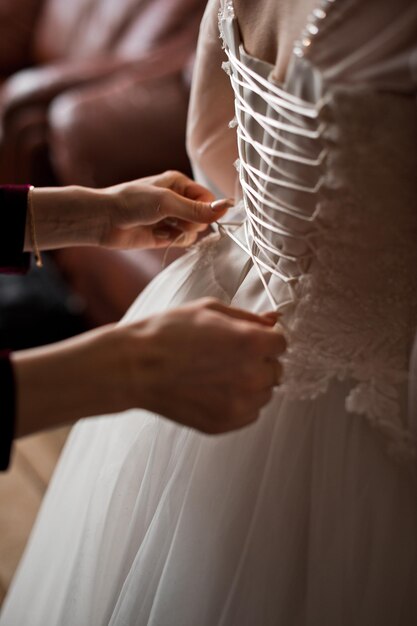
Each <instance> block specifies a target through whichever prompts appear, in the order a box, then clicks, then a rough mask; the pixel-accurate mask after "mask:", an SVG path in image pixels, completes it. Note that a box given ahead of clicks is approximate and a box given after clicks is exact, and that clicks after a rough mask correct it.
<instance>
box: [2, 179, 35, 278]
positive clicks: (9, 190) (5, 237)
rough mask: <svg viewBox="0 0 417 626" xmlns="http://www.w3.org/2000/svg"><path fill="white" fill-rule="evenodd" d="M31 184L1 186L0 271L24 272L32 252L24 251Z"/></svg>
mask: <svg viewBox="0 0 417 626" xmlns="http://www.w3.org/2000/svg"><path fill="white" fill-rule="evenodd" d="M29 189H30V186H29V185H5V186H0V272H3V273H6V274H12V273H13V274H24V273H25V272H27V271H28V269H29V262H30V254H29V253H25V252H23V248H24V244H25V228H26V211H27V197H28V192H29Z"/></svg>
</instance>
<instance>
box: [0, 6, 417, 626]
mask: <svg viewBox="0 0 417 626" xmlns="http://www.w3.org/2000/svg"><path fill="white" fill-rule="evenodd" d="M361 5H365V6H362V9H361V10H364V11H366V10H369V11H370V12H371V11H372V10H374V9H376V8H377V7H378V3H377V2H375V1H373V2H369V3H368V4H367V3H361V2H360V0H357V1H353V0H347V1H343V0H340V2H334V3H333V2H330V0H327V2H324V3H323V2H322V3H321V4H320V5H319V6H318V7H317V8H316V9H315V10H314V11H313V14H312V15H311V16H310V18H309V19H308V21H307V25H306V29H305V31H304V32H303V33H302V35H301V37H300V41H297V42H296V43H295V45H294V50H293V54H292V57H291V60H290V63H289V66H288V69H287V72H286V77H285V79H284V80H283V81H282V82H281V83H278V82H277V81H276V80H275V79H274V78H273V76H272V70H273V66H271V65H270V64H269V63H266V62H265V61H263V60H261V59H259V58H255V57H254V56H251V55H250V54H248V52H247V51H246V49H245V47H244V41H242V38H241V34H240V33H241V31H240V28H239V23H238V20H237V18H236V16H235V11H234V7H233V4H232V2H231V1H230V0H227V1H225V2H222V3H221V6H220V15H219V18H220V19H219V22H220V29H221V33H222V38H223V46H224V54H225V55H226V56H225V65H224V69H225V70H226V73H227V76H226V74H225V78H227V79H228V80H230V83H231V89H232V90H233V92H232V91H230V93H233V94H234V100H235V115H236V117H235V119H234V120H233V121H232V123H231V126H232V129H230V130H228V129H227V121H226V120H223V121H222V122H221V123H220V122H219V119H218V118H219V116H220V117H221V115H220V114H219V111H222V110H223V109H224V110H227V105H226V104H225V103H224V102H223V101H220V100H219V110H218V111H213V113H212V116H213V118H214V119H215V120H216V124H214V123H213V122H212V121H210V119H206V120H205V123H206V124H212V126H213V128H214V127H215V128H214V130H213V133H212V137H211V139H210V141H211V142H212V144H213V145H214V144H216V142H217V141H218V143H219V144H220V145H223V144H224V145H225V150H226V151H227V150H228V148H227V145H226V144H227V142H228V141H229V139H228V137H230V136H233V137H237V142H238V150H239V160H238V162H237V163H236V168H237V175H238V179H239V183H240V191H239V193H240V194H241V198H242V200H241V202H240V203H238V204H237V207H236V210H235V212H234V213H233V214H232V216H226V217H225V218H224V223H223V224H220V225H219V226H218V232H217V233H215V234H214V235H212V236H210V237H209V238H208V239H207V240H205V241H203V242H202V243H201V244H200V245H198V246H197V247H195V248H194V249H192V250H191V251H190V252H189V253H188V254H187V255H186V256H184V257H183V258H181V259H180V260H178V261H177V262H176V263H175V264H174V265H172V266H171V267H169V268H168V269H167V270H165V271H164V272H162V273H161V275H160V276H159V277H158V278H157V279H156V280H155V281H153V283H152V284H151V285H150V286H149V287H148V288H147V290H146V291H145V292H144V293H143V294H142V295H141V296H140V297H139V299H138V301H137V302H136V303H135V304H134V305H133V307H132V308H131V310H130V312H129V313H128V314H127V316H126V321H129V320H134V319H138V318H141V317H145V316H146V317H147V316H150V315H152V314H153V313H155V312H157V311H162V310H165V309H167V308H170V307H175V306H177V305H179V304H181V303H183V302H185V301H187V300H190V299H194V298H197V297H200V296H207V295H210V296H215V297H217V298H220V299H222V300H224V301H225V302H227V303H233V304H234V305H236V306H240V307H244V308H248V309H251V310H253V311H263V310H267V309H270V308H271V306H272V305H273V306H274V307H275V308H277V309H279V310H280V311H281V312H282V323H283V326H284V328H285V332H286V333H287V335H288V339H289V349H288V352H287V354H286V356H285V375H284V379H283V383H282V385H281V387H280V388H279V389H278V390H277V391H276V393H275V396H274V399H273V401H272V402H271V403H270V405H269V406H268V407H266V408H265V410H264V411H263V413H262V416H261V418H260V419H259V421H258V422H257V423H256V424H255V425H253V426H251V427H249V428H247V429H245V430H243V431H239V432H237V433H232V434H228V435H225V436H220V437H209V436H205V435H202V434H199V433H197V432H194V431H192V430H190V429H187V428H184V427H180V426H177V425H175V424H173V423H170V422H168V421H167V420H164V419H161V418H160V417H158V416H156V415H152V414H149V413H146V412H144V411H136V410H135V411H130V412H127V413H124V414H123V415H118V416H105V417H101V418H97V419H88V420H85V421H82V422H80V423H79V424H78V425H77V426H76V427H75V428H74V429H73V431H72V434H71V437H70V440H69V442H68V444H67V446H66V449H65V451H64V453H63V455H62V458H61V460H60V463H59V466H58V468H57V470H56V472H55V475H54V478H53V480H52V483H51V485H50V488H49V490H48V493H47V495H46V497H45V500H44V503H43V506H42V510H41V513H40V515H39V518H38V520H37V523H36V526H35V529H34V531H33V534H32V537H31V540H30V542H29V545H28V548H27V550H26V553H25V556H24V557H23V559H22V562H21V564H20V567H19V569H18V572H17V575H16V578H15V580H14V583H13V586H12V588H11V591H10V593H9V595H8V597H7V599H6V601H5V606H4V610H3V613H2V618H1V620H0V623H1V625H2V626H17V625H24V624H27V625H30V626H65V625H71V626H102V625H111V626H122V625H129V626H133V625H137V626H145V625H147V626H151V625H152V626H272V625H274V626H298V625H299V626H307V625H308V626H339V625H346V626H376V625H378V626H384V625H386V626H388V625H389V626H394V624H395V625H396V626H397V625H398V626H399V625H401V626H412V625H413V624H417V492H416V489H417V486H416V481H415V478H416V463H417V461H416V436H417V428H416V424H415V423H412V420H411V419H410V418H409V415H410V413H409V412H408V410H407V372H408V367H409V363H408V361H409V356H410V351H411V345H412V340H413V337H414V334H415V329H416V320H417V272H416V270H417V245H416V244H417V149H416V148H417V107H416V93H417V42H416V31H417V7H416V5H415V3H412V2H409V3H407V2H403V3H400V4H399V5H396V13H395V16H394V17H393V19H389V20H386V21H385V23H381V22H379V23H378V27H377V28H376V27H375V32H374V31H372V32H373V36H372V37H369V36H365V35H364V33H363V32H362V34H361V27H360V24H359V22H355V21H354V13H355V10H357V9H359V7H360V6H361ZM260 6H261V4H260ZM372 7H373V9H372ZM218 9H219V1H218V0H212V1H210V2H209V5H208V8H207V13H206V17H205V19H204V21H203V25H202V35H201V37H202V41H201V43H200V48H199V54H198V57H197V67H198V63H199V62H200V61H199V60H201V58H202V56H204V46H205V39H204V38H205V37H210V36H211V38H212V45H218V46H221V42H220V41H219V42H218V43H217V34H216V35H214V34H213V33H214V20H215V18H214V16H215V14H217V11H218ZM260 10H261V9H260ZM376 15H377V14H376ZM349 19H351V20H353V24H356V25H357V27H358V30H357V31H351V32H352V37H353V39H355V41H356V43H355V45H352V42H351V41H350V40H349V37H347V38H346V40H344V45H345V48H344V53H343V55H341V56H339V57H338V58H336V57H335V56H332V55H330V57H327V59H329V58H330V61H329V62H327V63H325V62H324V52H323V50H325V49H326V41H328V38H329V37H331V36H332V34H333V37H336V39H337V31H338V29H339V28H341V24H345V23H346V21H348V20H349ZM376 21H378V20H376ZM367 23H368V24H369V22H367ZM371 25H372V22H371ZM362 30H363V29H362ZM345 32H346V31H345ZM210 33H211V35H210ZM353 33H355V34H353ZM214 37H215V38H216V43H215V42H214ZM334 40H335V39H334ZM196 81H197V82H196V83H195V85H197V86H198V84H199V78H198V69H197V78H196ZM197 88H198V87H194V92H193V104H192V107H195V103H196V99H198V97H199V94H198V93H197V92H196V89H197ZM229 89H230V87H229ZM222 107H223V109H222ZM190 123H191V125H193V124H194V123H195V120H193V118H192V117H191V119H190ZM219 124H220V125H219ZM210 141H209V140H207V142H206V143H204V144H203V142H201V143H200V147H199V148H198V149H197V152H198V150H200V155H199V156H200V157H201V159H200V162H199V163H197V167H198V168H199V169H200V170H201V175H202V176H203V175H205V176H206V179H210V178H213V177H212V176H211V175H210V167H211V171H215V169H216V166H215V164H214V165H213V162H214V161H213V162H212V163H211V166H210V164H209V165H208V168H207V170H206V171H203V170H204V152H205V150H208V149H209V148H208V146H209V144H210ZM234 141H235V139H234ZM222 142H223V143H222ZM197 156H198V155H197ZM197 160H198V159H197ZM230 166H231V164H230ZM221 176H228V177H229V180H228V184H229V186H233V184H234V180H235V178H234V174H233V173H232V172H231V169H230V168H229V169H228V170H227V173H226V174H225V173H224V172H223V171H222V172H220V174H219V178H220V177H221ZM218 186H220V185H218Z"/></svg>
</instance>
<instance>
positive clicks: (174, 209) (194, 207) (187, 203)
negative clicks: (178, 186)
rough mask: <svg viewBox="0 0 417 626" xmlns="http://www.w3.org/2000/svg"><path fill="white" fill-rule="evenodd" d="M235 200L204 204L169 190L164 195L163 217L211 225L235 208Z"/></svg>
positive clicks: (162, 203) (162, 201)
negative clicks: (231, 208)
mask: <svg viewBox="0 0 417 626" xmlns="http://www.w3.org/2000/svg"><path fill="white" fill-rule="evenodd" d="M233 204H234V203H233V200H230V199H223V200H218V201H215V202H212V203H210V202H202V201H201V200H193V199H190V198H187V197H184V196H182V195H180V194H178V193H176V192H174V191H171V190H167V191H164V193H163V194H162V200H161V207H160V208H161V212H162V215H165V216H169V217H176V218H179V219H181V220H185V221H187V222H194V223H198V224H211V223H212V222H215V221H216V220H218V219H219V218H220V217H222V216H223V215H224V214H225V213H226V211H227V210H228V209H229V208H230V207H232V206H233Z"/></svg>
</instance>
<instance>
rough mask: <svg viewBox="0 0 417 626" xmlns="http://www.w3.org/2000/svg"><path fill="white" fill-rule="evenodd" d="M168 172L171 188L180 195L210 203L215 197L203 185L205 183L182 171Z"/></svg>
mask: <svg viewBox="0 0 417 626" xmlns="http://www.w3.org/2000/svg"><path fill="white" fill-rule="evenodd" d="M166 174H167V178H168V179H169V180H170V184H169V187H170V189H172V191H175V192H176V193H177V194H179V195H180V196H184V197H185V198H189V199H190V200H199V201H200V202H208V203H210V202H212V201H213V200H214V199H215V198H214V195H213V194H212V193H211V191H209V190H208V189H206V187H203V185H199V184H198V183H196V182H195V181H194V180H192V179H191V178H189V177H188V176H186V175H185V174H183V173H182V172H177V171H170V172H166Z"/></svg>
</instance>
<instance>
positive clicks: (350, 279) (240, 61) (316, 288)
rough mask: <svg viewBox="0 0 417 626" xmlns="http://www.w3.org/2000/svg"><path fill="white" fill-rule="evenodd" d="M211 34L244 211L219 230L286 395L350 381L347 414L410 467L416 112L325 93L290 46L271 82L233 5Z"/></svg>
mask: <svg viewBox="0 0 417 626" xmlns="http://www.w3.org/2000/svg"><path fill="white" fill-rule="evenodd" d="M220 30H221V33H222V37H223V41H224V47H225V52H226V55H227V57H228V62H227V63H225V67H224V69H225V70H226V71H227V73H228V74H229V75H230V80H231V84H232V87H233V90H234V94H235V108H236V118H235V120H233V121H232V124H233V125H235V126H236V132H237V141H238V148H239V161H238V163H237V168H238V171H239V179H240V182H241V188H242V203H243V206H244V212H245V219H244V220H243V223H242V225H241V226H240V227H238V228H234V227H229V228H228V227H227V226H226V227H224V229H225V230H226V231H227V233H228V235H229V236H230V237H231V238H232V239H233V240H234V241H235V242H236V243H237V244H238V245H239V246H240V247H241V248H242V249H243V250H244V251H245V252H246V253H247V254H248V255H249V256H250V258H251V259H252V261H253V264H254V266H255V267H256V269H257V270H258V275H259V280H261V281H262V283H263V285H264V287H265V290H266V291H267V293H268V295H269V298H270V300H271V303H272V304H273V305H274V307H276V308H277V309H278V310H281V311H282V313H283V318H282V319H283V324H284V326H285V328H286V330H287V332H288V335H289V348H288V351H287V355H286V358H285V374H284V382H283V385H282V389H281V390H282V392H286V393H294V394H296V395H297V396H299V397H300V396H301V397H305V398H312V397H315V396H317V395H318V394H320V393H322V392H324V391H326V389H327V387H328V385H329V382H330V381H331V380H332V379H334V378H337V379H339V380H348V381H351V382H352V385H351V389H350V392H349V394H348V396H347V398H346V407H347V409H348V410H349V411H351V412H355V413H359V414H363V415H365V416H366V417H367V418H368V419H369V420H370V422H371V423H372V424H373V425H375V426H377V427H378V428H379V429H380V430H381V431H383V432H384V433H386V434H387V435H388V440H389V449H390V451H391V452H393V453H394V454H397V455H398V456H400V457H401V458H406V459H410V458H411V459H413V458H415V454H416V444H415V435H414V434H413V433H412V432H411V429H410V427H409V425H408V424H407V417H406V411H405V410H404V406H403V398H404V397H405V395H406V394H405V389H406V384H407V372H408V367H409V356H410V350H411V345H412V339H413V337H414V333H415V325H416V320H417V271H416V270H417V245H416V243H417V179H416V175H415V172H416V171H417V150H416V145H417V115H416V105H415V101H414V99H413V98H412V97H409V96H406V95H404V94H402V93H400V92H398V93H396V92H388V91H386V92H383V91H380V90H377V89H375V88H372V87H370V86H369V85H363V84H362V85H352V84H350V85H346V84H343V83H341V84H337V83H329V82H328V81H326V78H325V76H324V75H323V73H322V72H321V71H320V70H319V69H318V68H317V67H315V66H314V63H312V62H311V60H309V59H308V58H307V57H306V56H305V55H304V54H303V50H302V48H301V47H300V46H299V45H298V44H297V46H296V48H295V54H294V55H293V57H292V60H291V63H290V66H289V68H288V73H287V78H286V80H285V83H284V84H277V83H276V82H274V81H273V80H272V79H271V73H272V66H270V65H269V64H268V63H265V62H264V61H261V60H260V59H256V58H253V57H251V56H250V55H248V54H247V53H246V52H245V49H244V47H243V45H242V42H241V40H240V34H239V27H238V24H237V21H236V18H235V16H234V11H233V5H232V3H231V2H230V1H228V2H226V3H225V4H224V6H223V8H222V11H221V13H220ZM311 30H312V32H314V28H312V29H311Z"/></svg>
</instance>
